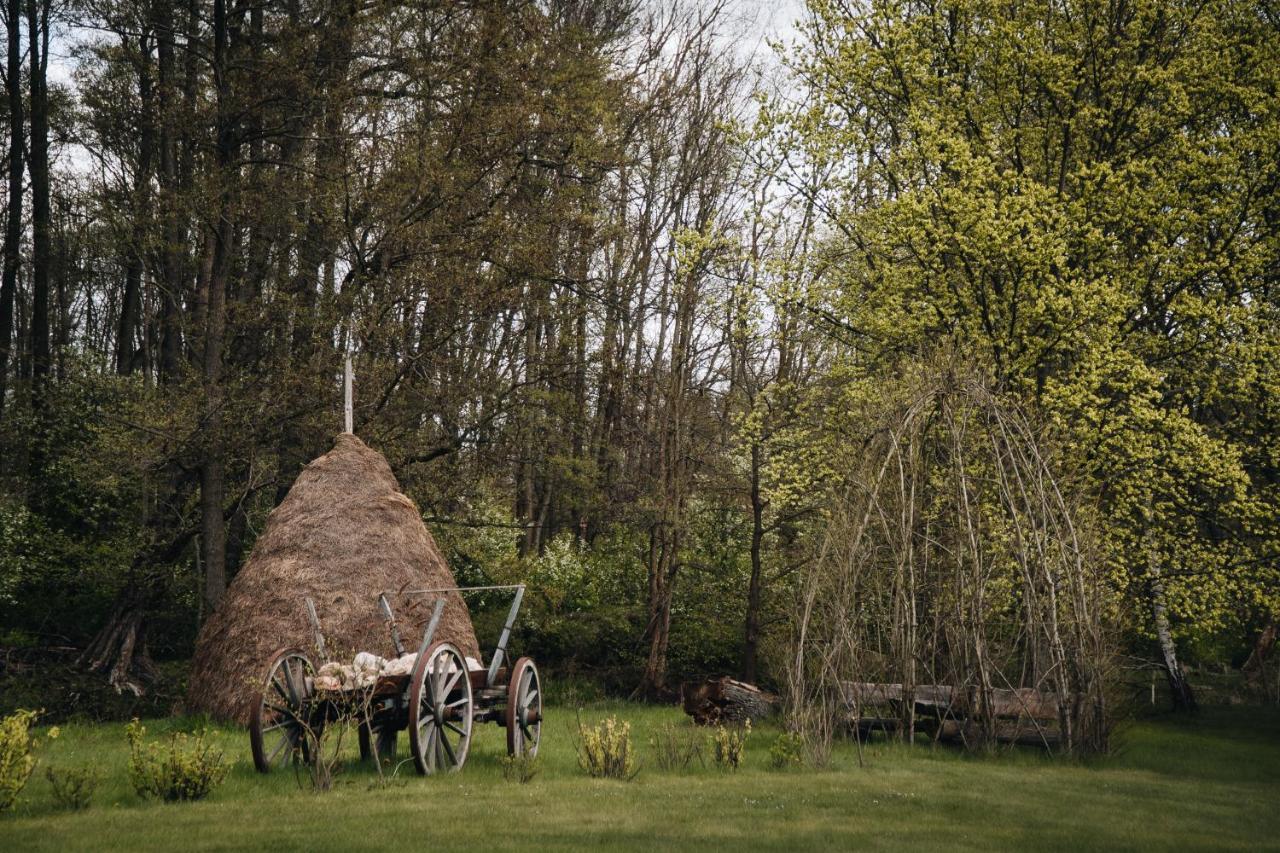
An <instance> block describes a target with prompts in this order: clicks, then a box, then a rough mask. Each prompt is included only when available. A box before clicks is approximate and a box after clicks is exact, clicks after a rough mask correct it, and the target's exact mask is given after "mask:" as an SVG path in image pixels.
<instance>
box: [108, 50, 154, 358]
mask: <svg viewBox="0 0 1280 853" xmlns="http://www.w3.org/2000/svg"><path fill="white" fill-rule="evenodd" d="M138 51H139V54H140V58H139V60H138V63H137V68H138V98H139V101H140V102H141V105H142V111H141V115H140V116H139V117H138V123H139V134H138V172H137V174H136V175H135V176H134V182H133V210H132V211H131V216H132V218H133V229H132V234H131V236H130V240H129V245H128V246H127V247H126V254H127V258H126V260H125V276H124V295H123V297H122V298H121V301H120V322H119V324H118V325H117V327H116V373H117V374H119V375H121V376H127V375H129V374H130V373H133V371H134V370H136V369H137V368H138V366H139V359H138V349H137V348H136V346H135V343H136V338H137V330H138V326H139V324H140V323H141V320H142V270H143V260H144V255H145V251H146V238H147V219H148V216H147V206H148V204H147V203H148V197H149V195H150V192H151V160H152V156H153V149H154V146H155V131H154V129H153V127H152V121H153V118H154V115H155V109H154V104H153V100H154V94H153V87H152V81H151V68H150V63H151V47H150V40H149V37H148V35H146V34H144V35H143V36H141V37H140V38H139V39H138Z"/></svg>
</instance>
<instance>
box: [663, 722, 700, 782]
mask: <svg viewBox="0 0 1280 853" xmlns="http://www.w3.org/2000/svg"><path fill="white" fill-rule="evenodd" d="M649 743H650V744H651V745H652V746H653V750H654V753H655V754H656V755H657V759H658V767H659V769H661V770H667V771H671V770H685V769H688V767H689V765H690V764H692V763H693V760H694V759H695V758H696V759H698V763H699V764H702V765H703V766H704V767H705V766H706V762H705V761H703V759H702V743H701V739H700V737H699V735H698V733H697V732H696V731H694V729H693V727H692V726H678V725H676V724H675V723H663V724H662V726H661V727H660V728H659V729H658V731H657V732H656V733H655V734H654V736H653V737H652V738H650V739H649Z"/></svg>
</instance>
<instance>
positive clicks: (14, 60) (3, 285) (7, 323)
mask: <svg viewBox="0 0 1280 853" xmlns="http://www.w3.org/2000/svg"><path fill="white" fill-rule="evenodd" d="M8 15H9V20H8V35H9V52H8V62H7V65H6V72H7V78H6V81H5V91H6V94H7V95H8V97H9V210H8V215H7V217H6V219H5V231H4V274H3V278H0V416H2V415H3V414H4V403H5V395H6V392H7V390H8V377H9V354H10V352H11V346H12V344H11V342H12V341H13V303H14V299H15V296H16V294H17V289H18V266H19V264H20V263H21V260H22V258H21V256H20V254H19V253H20V252H21V250H22V189H23V188H22V173H23V162H22V155H23V116H22V113H23V104H22V3H21V2H20V0H9V3H8Z"/></svg>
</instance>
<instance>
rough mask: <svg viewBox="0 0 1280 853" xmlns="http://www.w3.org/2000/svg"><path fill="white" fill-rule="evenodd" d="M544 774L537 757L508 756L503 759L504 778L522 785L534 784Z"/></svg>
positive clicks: (526, 755)
mask: <svg viewBox="0 0 1280 853" xmlns="http://www.w3.org/2000/svg"><path fill="white" fill-rule="evenodd" d="M540 772H542V763H541V762H540V761H539V760H538V757H537V756H536V755H528V754H522V755H508V756H507V757H505V758H503V759H502V778H504V779H506V780H507V781H508V782H519V783H520V784H521V785H525V784H528V783H529V782H532V781H533V779H534V777H535V776H537V775H538V774H539V773H540Z"/></svg>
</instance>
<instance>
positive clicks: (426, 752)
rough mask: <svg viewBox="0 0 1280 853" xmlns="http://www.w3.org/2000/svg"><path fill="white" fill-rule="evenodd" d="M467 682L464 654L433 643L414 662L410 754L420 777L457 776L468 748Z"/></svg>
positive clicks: (470, 706) (411, 687)
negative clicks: (443, 772) (448, 772)
mask: <svg viewBox="0 0 1280 853" xmlns="http://www.w3.org/2000/svg"><path fill="white" fill-rule="evenodd" d="M471 712H472V698H471V678H470V674H469V673H468V672H467V662H466V660H465V659H464V658H463V657H462V652H460V651H458V649H457V648H456V647H454V646H453V645H451V644H449V643H436V644H434V645H433V646H432V647H431V648H430V649H428V650H427V652H426V654H424V655H422V656H421V657H420V658H419V659H418V663H417V665H416V666H415V667H414V670H413V682H412V684H410V686H409V749H410V750H411V751H412V752H413V764H414V766H415V767H417V768H418V772H419V773H421V774H423V775H424V776H428V775H430V774H432V773H435V772H436V771H438V770H457V769H458V768H460V767H462V765H463V763H464V762H465V761H466V760H467V749H468V747H470V746H471Z"/></svg>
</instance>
